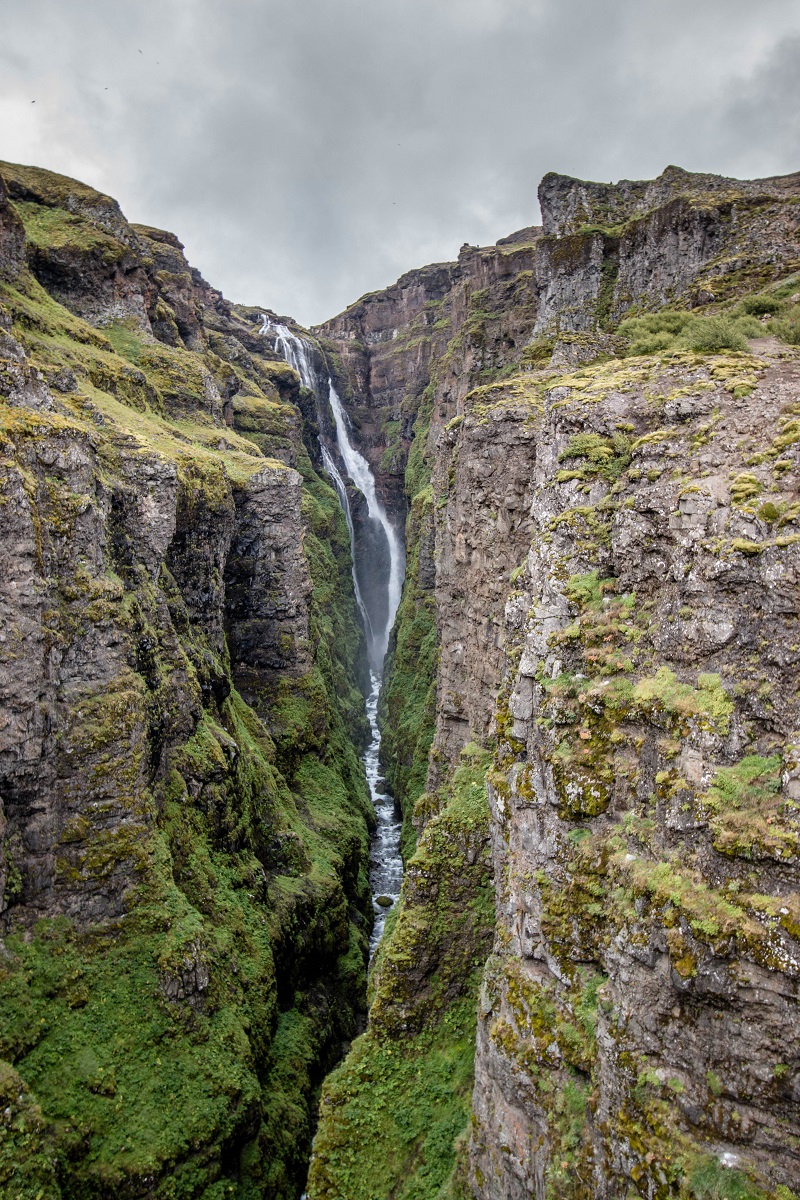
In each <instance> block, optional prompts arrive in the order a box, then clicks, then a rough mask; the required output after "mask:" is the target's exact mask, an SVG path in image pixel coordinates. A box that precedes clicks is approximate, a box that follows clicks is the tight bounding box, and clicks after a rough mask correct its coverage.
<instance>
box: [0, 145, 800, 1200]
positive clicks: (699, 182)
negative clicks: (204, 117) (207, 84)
mask: <svg viewBox="0 0 800 1200" xmlns="http://www.w3.org/2000/svg"><path fill="white" fill-rule="evenodd" d="M540 199H541V207H542V214H543V226H542V227H541V228H538V227H530V228H528V229H525V230H521V231H519V232H518V233H516V234H512V235H511V236H510V237H509V238H506V239H503V240H502V241H501V242H499V243H498V244H497V245H496V246H493V247H483V248H481V247H469V246H465V247H463V248H462V251H461V253H460V255H459V260H458V262H457V263H453V264H439V265H435V266H432V267H428V268H423V269H422V270H420V271H416V272H410V273H409V274H408V275H406V276H404V277H403V278H402V279H401V280H400V281H398V283H397V284H396V285H395V286H394V287H393V288H390V289H387V291H386V292H383V293H376V294H373V295H370V296H367V297H364V298H362V300H360V301H358V302H357V304H355V305H353V306H352V307H351V308H350V309H348V310H347V311H346V312H345V313H344V314H342V315H341V316H340V317H337V318H335V319H334V320H332V321H330V322H328V323H326V325H325V326H323V327H322V328H321V329H320V330H318V331H317V336H318V339H319V346H320V348H321V349H320V354H321V355H322V356H323V357H324V359H325V362H324V364H323V359H322V357H321V358H320V364H322V365H321V366H320V369H325V368H326V367H327V366H330V368H331V370H332V373H333V375H334V378H335V379H336V381H337V384H338V387H339V390H340V392H341V394H342V395H343V396H344V397H345V400H346V403H347V406H348V410H349V413H350V415H351V418H352V424H353V429H354V436H355V437H356V438H357V439H359V440H360V446H361V449H362V450H363V452H364V453H365V454H366V455H367V457H368V458H369V459H370V462H371V463H372V466H373V469H374V471H375V473H376V477H377V481H378V488H379V491H380V493H381V495H382V497H383V499H384V502H385V504H386V505H387V508H388V509H389V512H390V515H391V516H392V518H393V520H394V521H395V522H396V523H397V524H398V525H399V524H401V523H402V522H403V521H405V527H406V549H407V557H408V571H407V578H406V586H405V589H404V594H403V599H402V603H401V607H400V610H399V613H398V619H397V622H396V627H395V630H394V633H393V636H392V642H391V645H390V652H389V659H388V662H387V669H386V679H385V686H384V693H383V697H382V701H381V719H382V723H383V743H382V752H383V766H384V770H385V772H386V775H387V778H388V780H389V783H390V786H391V788H392V789H393V791H394V793H395V794H396V795H397V797H398V799H399V800H400V802H401V805H402V808H403V815H404V835H403V837H404V842H403V848H404V855H405V858H406V865H407V873H406V880H405V883H404V888H403V896H402V899H401V903H400V904H399V905H398V907H397V910H396V911H395V912H393V913H392V914H391V915H390V917H389V919H388V921H387V933H386V936H385V938H384V940H383V942H382V944H381V947H380V950H379V954H378V957H377V961H376V964H375V967H374V970H373V973H372V975H371V981H370V995H369V1001H370V1017H369V1025H368V1027H367V1030H366V1032H365V1033H364V1034H363V1035H362V1036H360V1037H358V1038H357V1039H356V1041H355V1042H354V1043H353V1046H352V1049H351V1051H350V1053H349V1054H347V1056H346V1057H345V1058H344V1060H343V1061H342V1062H341V1064H340V1066H339V1067H338V1068H337V1069H336V1070H335V1071H334V1072H333V1073H332V1074H331V1075H330V1076H329V1077H328V1079H327V1081H326V1082H325V1084H324V1086H323V1088H322V1094H321V1104H320V1108H319V1129H318V1132H317V1136H316V1140H315V1144H314V1155H313V1159H312V1162H311V1168H310V1174H309V1178H308V1185H307V1193H308V1196H309V1197H310V1200H321V1198H323V1197H324V1198H325V1200H342V1198H344V1197H346V1198H347V1200H374V1197H375V1196H376V1195H381V1196H387V1197H388V1196H392V1197H394V1200H402V1198H407V1200H411V1197H413V1198H414V1200H428V1198H430V1200H434V1198H436V1200H447V1198H448V1197H450V1198H451V1200H456V1198H459V1200H464V1198H465V1197H472V1200H516V1198H520V1200H521V1198H522V1197H529V1196H534V1197H537V1198H538V1200H550V1198H551V1197H553V1198H554V1197H574V1198H575V1200H581V1198H586V1200H588V1198H590V1197H591V1198H596V1197H602V1198H607V1200H611V1198H612V1197H614V1198H616V1197H618V1196H622V1195H624V1196H628V1197H630V1196H642V1197H647V1200H666V1198H667V1197H681V1198H683V1200H712V1198H714V1197H720V1198H721V1197H728V1198H729V1200H733V1198H739V1200H745V1198H746V1197H750V1198H751V1200H791V1197H792V1196H794V1195H795V1194H798V1193H800V1165H799V1163H800V1159H798V1145H800V1127H799V1123H798V1099H800V1096H799V1095H798V1087H800V1084H798V1079H799V1078H800V1075H798V1072H800V1046H798V1029H800V1023H799V1022H798V1019H797V1000H798V991H797V989H798V983H797V978H798V970H800V966H798V964H800V888H798V866H797V863H798V849H799V847H798V838H799V837H800V829H799V828H798V821H797V812H798V808H797V806H798V804H800V765H799V764H800V749H799V747H800V712H799V711H798V710H797V692H798V688H797V679H796V674H797V661H798V654H800V650H798V644H800V643H799V642H798V638H797V633H796V626H797V620H798V600H797V596H798V591H797V587H798V571H800V562H798V545H800V532H798V529H797V521H798V515H800V498H799V497H798V491H799V490H800V459H798V456H797V454H796V451H797V448H798V446H800V425H798V416H800V412H799V411H798V405H800V358H798V350H797V346H798V345H799V344H800V313H799V312H798V308H799V307H800V305H799V304H798V299H797V298H798V296H799V295H800V237H799V236H798V231H799V230H800V183H799V182H798V177H796V176H790V177H787V178H784V179H772V180H764V181H756V182H748V183H743V182H740V181H735V180H725V179H720V178H717V177H713V176H692V175H688V174H687V173H685V172H682V171H679V170H677V169H676V168H668V170H667V171H666V172H665V173H664V175H663V176H661V177H660V178H659V179H658V180H655V181H649V182H641V183H640V182H623V183H621V184H619V185H616V186H611V185H600V184H589V183H584V182H582V181H579V180H571V179H565V178H564V177H560V176H548V177H546V179H545V180H544V181H543V184H542V188H541V192H540ZM260 326H261V320H260V316H259V313H258V312H256V311H254V310H249V309H246V308H242V307H239V306H236V305H232V304H230V303H229V302H227V301H226V300H225V299H224V298H223V297H222V296H221V295H220V294H219V293H218V292H216V291H214V290H213V289H212V288H211V287H209V285H208V284H206V283H205V281H203V280H202V278H201V277H200V276H199V275H198V274H197V273H196V272H194V271H192V270H191V268H190V267H189V266H188V264H187V263H186V262H185V259H184V258H183V254H182V249H181V246H180V243H179V242H178V241H177V239H175V238H174V237H173V236H172V235H171V234H167V233H164V232H162V231H158V230H153V229H148V228H144V227H141V226H132V225H130V224H128V223H127V222H126V221H125V219H124V217H123V216H122V214H121V213H120V212H119V209H118V207H117V206H116V205H115V203H114V202H113V201H111V200H109V199H108V198H107V197H103V196H100V195H98V194H97V193H95V192H93V191H92V190H91V189H88V188H85V187H84V186H83V185H80V184H77V183H75V182H74V181H71V180H64V179H62V178H61V177H58V176H53V175H49V174H48V173H46V172H41V171H35V170H33V169H30V168H20V167H15V166H11V165H2V166H0V402H1V403H0V409H1V410H2V421H3V424H2V444H0V456H1V457H0V472H1V473H2V489H3V490H2V496H3V538H2V542H0V553H1V554H2V565H3V570H2V572H1V573H0V604H2V614H3V618H2V627H0V689H1V690H2V700H1V701H0V721H2V724H1V725H0V762H1V763H2V778H3V792H2V810H0V847H1V849H2V853H1V854H0V885H2V892H1V893H0V894H1V895H2V905H1V906H0V921H1V922H2V936H3V941H2V949H1V950H0V1054H2V1056H3V1061H2V1062H0V1098H2V1101H3V1103H2V1106H0V1108H1V1109H2V1112H3V1114H4V1115H3V1117H2V1122H3V1124H2V1125H0V1131H4V1133H3V1137H2V1138H0V1183H1V1184H2V1186H3V1187H5V1188H6V1189H8V1188H9V1187H10V1186H12V1184H13V1187H14V1188H16V1189H17V1191H16V1192H14V1193H12V1194H14V1195H17V1194H18V1195H19V1196H20V1197H24V1200H28V1198H30V1200H66V1197H105V1196H108V1195H111V1194H112V1193H119V1192H123V1193H124V1194H126V1195H131V1196H161V1197H171V1198H173V1200H177V1198H179V1197H187V1198H188V1197H192V1198H194V1197H198V1198H200V1197H202V1198H203V1200H220V1198H221V1197H222V1196H223V1195H224V1196H226V1197H227V1196H229V1195H231V1194H233V1195H235V1196H238V1197H240V1200H251V1198H252V1197H255V1196H263V1197H287V1198H288V1197H296V1196H297V1195H298V1193H299V1192H300V1190H301V1188H302V1186H303V1180H304V1177H305V1170H306V1164H307V1157H308V1150H309V1145H310V1139H311V1131H312V1124H313V1121H314V1112H315V1108H316V1100H317V1095H318V1088H319V1085H320V1081H321V1078H322V1075H323V1074H324V1072H325V1071H326V1070H327V1069H328V1068H329V1067H331V1066H332V1065H333V1064H334V1063H335V1062H336V1061H337V1060H338V1058H339V1057H340V1055H341V1053H342V1049H343V1044H344V1043H346V1042H347V1041H348V1040H349V1039H350V1038H352V1037H353V1035H354V1034H355V1033H356V1032H358V1030H359V1028H360V1027H361V1020H362V1017H363V995H364V962H365V930H366V927H367V920H368V917H367V916H366V914H367V913H368V911H369V901H368V895H367V881H366V870H365V868H366V863H367V829H368V822H369V819H370V818H369V813H368V801H367V796H366V790H365V785H364V780H363V772H362V770H361V766H360V763H359V762H358V754H357V750H358V746H359V744H360V742H361V740H362V739H363V737H364V732H365V730H364V716H363V697H362V694H361V692H360V690H359V688H358V686H357V684H358V680H359V679H363V672H364V657H363V656H364V647H363V637H362V635H361V633H360V631H359V628H358V623H357V621H356V616H355V609H354V602H353V596H352V586H351V560H350V556H349V553H348V544H347V542H348V533H347V528H346V524H345V520H344V516H343V514H342V512H341V510H340V508H339V505H338V503H337V501H336V497H335V494H334V492H333V491H332V489H331V488H330V487H329V486H328V483H327V482H326V481H325V479H324V478H323V477H322V476H321V475H320V474H318V471H317V468H318V466H319V462H320V457H319V447H318V446H317V444H316V441H315V429H314V419H315V414H314V412H313V411H312V410H313V406H312V405H311V404H310V401H309V394H308V393H307V392H305V391H303V390H301V389H300V387H299V381H298V377H297V376H296V375H295V373H294V372H293V371H291V370H290V369H289V368H288V367H287V366H286V365H285V364H284V363H283V362H281V361H279V360H278V358H277V355H276V354H275V353H274V352H273V351H272V350H271V348H270V345H271V343H270V342H269V341H268V340H267V339H265V338H264V337H263V336H261V335H260V334H259V329H260ZM320 417H321V419H322V420H323V421H324V420H327V419H328V415H327V414H325V413H321V414H320ZM362 517H363V514H359V511H358V506H356V509H355V512H354V518H355V521H356V538H357V542H358V538H359V537H360V536H361V535H360V534H359V521H360V520H361V519H362Z"/></svg>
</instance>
